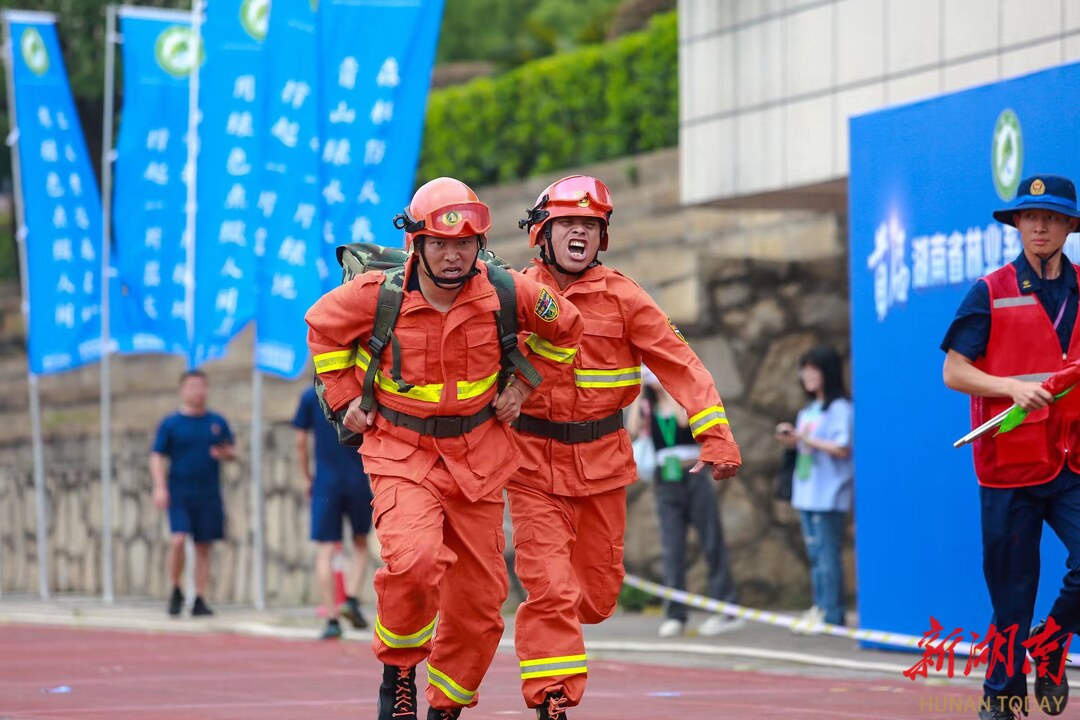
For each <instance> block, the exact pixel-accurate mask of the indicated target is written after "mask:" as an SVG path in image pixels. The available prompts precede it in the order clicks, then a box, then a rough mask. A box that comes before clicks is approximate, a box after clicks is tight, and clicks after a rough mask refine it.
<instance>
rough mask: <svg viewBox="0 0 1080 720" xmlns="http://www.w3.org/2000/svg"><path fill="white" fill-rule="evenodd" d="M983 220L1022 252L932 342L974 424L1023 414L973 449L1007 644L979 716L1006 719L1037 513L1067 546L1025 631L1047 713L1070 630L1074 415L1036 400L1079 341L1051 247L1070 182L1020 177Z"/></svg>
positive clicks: (1017, 681)
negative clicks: (1010, 236)
mask: <svg viewBox="0 0 1080 720" xmlns="http://www.w3.org/2000/svg"><path fill="white" fill-rule="evenodd" d="M994 218H995V219H997V220H998V221H999V222H1002V223H1006V224H1008V225H1013V226H1015V227H1016V228H1017V229H1018V230H1019V231H1020V241H1021V243H1022V244H1023V247H1024V250H1023V252H1022V253H1021V254H1020V255H1019V256H1018V257H1017V258H1016V259H1015V260H1014V261H1013V262H1012V263H1011V266H1010V265H1007V266H1005V267H1004V268H1001V269H999V270H996V271H994V272H992V273H990V274H989V275H987V276H986V277H984V278H982V279H981V280H980V281H979V282H977V283H975V285H974V287H972V288H971V290H970V291H969V292H968V294H967V297H965V298H964V301H963V302H962V303H961V305H960V308H959V309H958V310H957V313H956V317H955V318H954V320H953V322H952V324H951V325H950V326H949V330H948V332H947V333H946V335H945V339H944V340H943V341H942V343H941V349H942V350H944V351H945V352H946V353H947V354H946V357H945V366H944V371H943V375H944V379H945V384H946V385H947V386H949V387H950V388H952V389H954V390H959V391H960V392H963V393H966V394H968V395H971V396H972V420H973V425H980V424H981V423H982V422H984V421H985V420H988V419H989V418H990V417H993V416H994V415H996V414H997V412H996V411H997V410H998V409H1000V408H1004V407H1008V406H1009V404H1010V402H1011V403H1014V404H1016V405H1019V406H1021V407H1023V408H1024V409H1025V410H1028V411H1030V412H1031V415H1030V416H1029V418H1028V422H1027V423H1025V424H1024V425H1022V426H1021V427H1019V428H1016V429H1014V430H1012V431H1011V432H1009V433H1006V434H1002V435H1000V436H999V437H990V436H984V437H982V438H980V439H978V440H977V441H976V444H975V447H974V449H975V469H976V474H977V475H978V478H979V485H980V487H979V493H980V500H981V502H980V510H981V524H982V542H983V573H984V575H985V576H986V585H987V589H988V590H989V594H990V602H991V605H992V606H993V609H994V615H993V619H992V622H993V624H994V625H995V626H996V627H997V628H999V630H1000V631H1001V632H1002V633H1005V634H1010V633H1012V632H1013V631H1015V635H1014V636H1010V640H1009V644H1010V647H1009V648H1008V649H1007V650H1005V649H1002V650H1001V652H1002V653H1003V654H1004V655H1005V656H1007V657H1008V662H1004V661H1003V662H998V663H991V664H990V672H988V674H987V677H986V679H985V681H984V683H983V696H984V701H983V707H982V708H981V709H980V711H979V717H980V718H981V719H983V720H1012V719H1013V718H1015V717H1017V716H1018V714H1019V711H1020V710H1021V709H1025V708H1026V707H1027V677H1026V676H1025V674H1024V671H1023V669H1022V665H1023V662H1024V659H1025V655H1026V648H1025V647H1024V646H1023V645H1022V643H1025V641H1027V640H1028V639H1029V628H1030V627H1031V621H1032V619H1033V618H1032V614H1033V612H1034V606H1035V595H1036V591H1037V589H1038V585H1039V544H1040V538H1041V537H1042V529H1043V522H1044V521H1045V522H1046V523H1047V524H1048V525H1050V527H1051V528H1053V530H1054V532H1055V534H1057V536H1058V537H1059V538H1060V539H1061V541H1062V543H1064V545H1065V547H1066V549H1067V550H1068V552H1069V559H1068V563H1067V565H1068V573H1067V574H1066V575H1065V578H1064V582H1063V586H1062V589H1061V592H1060V593H1059V595H1058V597H1057V599H1056V601H1055V602H1054V605H1053V607H1052V608H1051V611H1050V616H1049V618H1048V619H1047V620H1046V621H1045V622H1043V623H1040V624H1039V625H1038V626H1036V627H1035V628H1033V629H1031V631H1030V634H1031V639H1032V640H1033V641H1035V642H1037V643H1039V644H1041V645H1042V647H1043V648H1044V649H1046V650H1049V651H1050V652H1049V655H1048V656H1047V657H1046V658H1045V661H1046V663H1047V664H1046V666H1045V667H1041V668H1040V669H1039V671H1038V672H1037V676H1036V679H1035V699H1036V701H1037V702H1038V704H1039V706H1040V708H1041V709H1042V710H1043V711H1044V712H1046V713H1047V714H1050V715H1058V714H1060V713H1061V712H1062V711H1063V710H1064V709H1065V703H1066V702H1067V701H1068V697H1069V684H1068V679H1067V678H1066V677H1065V675H1064V665H1063V658H1064V655H1065V652H1066V649H1067V647H1068V643H1069V640H1070V638H1071V635H1072V633H1073V632H1075V631H1076V630H1077V629H1080V475H1078V474H1077V472H1076V469H1075V467H1074V465H1075V463H1074V462H1070V461H1069V460H1068V458H1070V457H1074V456H1075V455H1076V454H1077V450H1080V446H1078V444H1077V435H1076V432H1075V422H1076V420H1075V418H1073V417H1072V416H1071V415H1070V414H1069V413H1067V412H1064V409H1063V408H1062V406H1060V405H1055V406H1054V407H1051V408H1049V410H1046V409H1045V408H1047V407H1048V406H1049V405H1050V404H1051V403H1053V401H1054V398H1053V397H1052V396H1051V395H1050V393H1049V392H1048V391H1047V390H1046V389H1045V388H1043V387H1042V384H1041V380H1043V379H1045V377H1047V376H1049V374H1050V373H1052V372H1056V371H1057V370H1059V369H1061V368H1062V367H1063V366H1064V364H1065V363H1066V362H1069V361H1072V360H1076V359H1077V358H1080V342H1077V340H1075V339H1074V338H1073V330H1074V328H1075V325H1076V315H1077V305H1078V298H1077V272H1076V268H1075V266H1074V265H1073V264H1072V263H1071V262H1070V261H1069V260H1068V259H1067V258H1066V257H1065V256H1064V254H1063V253H1062V252H1061V250H1062V248H1063V247H1064V245H1065V240H1066V238H1067V236H1068V235H1069V233H1071V232H1075V231H1076V229H1077V226H1078V225H1080V212H1078V211H1077V207H1076V190H1075V187H1074V186H1073V183H1072V182H1071V181H1070V180H1068V179H1067V178H1063V177H1059V176H1056V175H1036V176H1033V177H1029V178H1027V179H1025V180H1024V181H1023V182H1021V183H1020V186H1019V188H1018V192H1017V199H1016V202H1015V203H1014V204H1013V206H1012V207H1010V208H1006V209H1003V210H999V211H997V212H995V213H994ZM991 320H993V322H991ZM1066 402H1068V401H1066ZM1038 411H1042V412H1041V413H1038V417H1036V414H1037V412H1038ZM995 647H996V646H995ZM1058 673H1060V675H1059V674H1058ZM1025 713H1026V710H1025Z"/></svg>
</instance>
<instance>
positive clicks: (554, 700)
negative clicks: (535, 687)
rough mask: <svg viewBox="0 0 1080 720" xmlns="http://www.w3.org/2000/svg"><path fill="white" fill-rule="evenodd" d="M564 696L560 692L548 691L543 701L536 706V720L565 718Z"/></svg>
mask: <svg viewBox="0 0 1080 720" xmlns="http://www.w3.org/2000/svg"><path fill="white" fill-rule="evenodd" d="M568 717H570V716H569V715H567V714H566V696H565V695H563V694H562V693H561V692H553V693H548V696H547V697H546V698H544V702H543V703H541V704H540V706H539V707H538V708H536V720H566V719H567V718H568Z"/></svg>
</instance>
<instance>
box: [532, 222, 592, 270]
mask: <svg viewBox="0 0 1080 720" xmlns="http://www.w3.org/2000/svg"><path fill="white" fill-rule="evenodd" d="M544 241H545V243H546V245H541V246H540V260H541V262H543V263H544V264H545V265H550V266H551V267H553V268H555V269H556V270H558V271H559V272H561V273H562V274H563V275H569V276H570V277H581V276H582V275H584V274H585V273H587V272H588V271H589V270H591V269H592V268H594V267H596V266H597V265H600V264H601V263H600V250H599V248H598V249H597V250H596V254H595V255H593V259H592V262H590V263H589V264H588V265H586V266H585V267H584V268H582V269H581V270H578V271H577V272H573V271H571V270H567V269H566V268H564V267H563V266H562V265H560V264H559V261H558V260H556V259H555V248H554V247H552V245H551V223H548V224H547V225H545V226H544Z"/></svg>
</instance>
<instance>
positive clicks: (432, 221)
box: [418, 202, 491, 238]
mask: <svg viewBox="0 0 1080 720" xmlns="http://www.w3.org/2000/svg"><path fill="white" fill-rule="evenodd" d="M490 228H491V210H489V209H488V206H487V205H485V204H483V203H479V202H477V203H457V204H454V205H446V206H444V207H441V208H439V209H437V210H435V211H433V212H431V213H429V214H428V215H427V217H425V218H424V228H423V229H422V230H420V231H419V232H418V234H420V235H433V236H435V237H446V238H452V237H465V236H468V235H483V234H484V233H486V232H487V231H488V230H489V229H490Z"/></svg>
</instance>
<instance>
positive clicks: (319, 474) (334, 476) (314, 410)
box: [292, 387, 367, 492]
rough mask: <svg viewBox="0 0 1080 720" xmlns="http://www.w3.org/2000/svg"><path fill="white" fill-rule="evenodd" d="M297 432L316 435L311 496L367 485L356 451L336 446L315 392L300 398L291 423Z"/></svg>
mask: <svg viewBox="0 0 1080 720" xmlns="http://www.w3.org/2000/svg"><path fill="white" fill-rule="evenodd" d="M292 424H293V427H294V428H296V429H298V430H311V431H313V432H314V433H315V481H314V485H315V486H316V487H315V488H313V492H315V491H317V490H318V491H321V490H323V489H324V488H325V489H326V490H330V489H331V488H335V487H336V488H338V489H339V490H340V489H344V488H345V486H346V483H355V482H356V481H357V480H363V481H364V482H365V483H366V482H367V475H365V474H364V463H363V461H362V460H361V458H360V453H358V452H357V451H356V448H353V447H348V446H346V445H342V444H341V443H339V442H338V437H337V430H335V429H334V426H333V425H331V424H330V421H329V420H327V419H326V416H325V415H323V411H322V408H321V407H319V397H318V396H317V395H316V394H315V388H313V387H312V388H308V389H307V391H305V392H304V394H303V395H301V396H300V405H299V407H297V408H296V416H295V417H294V418H293V421H292Z"/></svg>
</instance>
